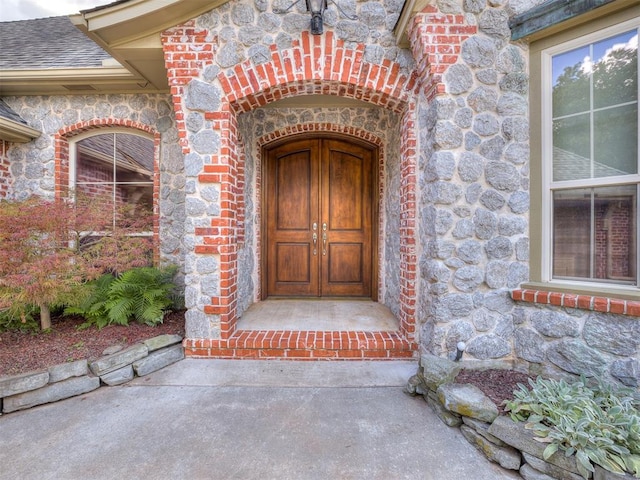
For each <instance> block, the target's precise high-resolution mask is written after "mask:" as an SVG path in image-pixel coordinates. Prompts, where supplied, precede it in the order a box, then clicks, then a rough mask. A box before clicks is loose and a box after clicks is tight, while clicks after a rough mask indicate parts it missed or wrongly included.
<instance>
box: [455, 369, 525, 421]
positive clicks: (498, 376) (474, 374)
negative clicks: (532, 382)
mask: <svg viewBox="0 0 640 480" xmlns="http://www.w3.org/2000/svg"><path fill="white" fill-rule="evenodd" d="M529 378H533V377H531V376H529V375H527V374H525V373H521V372H516V371H514V370H498V369H489V370H471V369H466V370H462V371H461V372H460V373H459V374H458V375H457V376H456V378H455V383H470V384H472V385H475V386H476V387H478V388H479V389H480V390H482V393H484V394H485V395H486V396H487V397H489V398H490V399H491V400H492V401H493V403H495V404H496V406H497V407H498V411H499V412H500V414H504V402H505V400H513V392H514V391H515V390H517V389H518V384H519V383H520V384H522V385H524V386H525V387H529Z"/></svg>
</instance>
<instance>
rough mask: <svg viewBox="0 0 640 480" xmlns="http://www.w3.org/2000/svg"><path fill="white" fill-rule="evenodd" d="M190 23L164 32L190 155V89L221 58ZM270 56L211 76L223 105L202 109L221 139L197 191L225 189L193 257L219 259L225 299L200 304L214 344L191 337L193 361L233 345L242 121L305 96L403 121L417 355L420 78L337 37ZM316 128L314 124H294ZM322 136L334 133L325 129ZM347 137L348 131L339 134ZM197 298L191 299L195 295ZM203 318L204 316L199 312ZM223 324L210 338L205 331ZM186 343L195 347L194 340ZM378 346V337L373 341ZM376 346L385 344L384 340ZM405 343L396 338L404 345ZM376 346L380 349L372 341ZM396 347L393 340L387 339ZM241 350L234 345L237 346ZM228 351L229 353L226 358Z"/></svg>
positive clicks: (407, 271) (404, 244)
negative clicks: (366, 107) (381, 111)
mask: <svg viewBox="0 0 640 480" xmlns="http://www.w3.org/2000/svg"><path fill="white" fill-rule="evenodd" d="M195 25H196V23H195V21H190V22H187V23H185V24H183V25H181V26H178V27H175V28H172V29H170V30H168V31H165V32H164V33H163V34H162V43H163V48H164V52H165V64H166V67H167V71H168V74H169V84H170V85H171V93H172V96H173V100H174V108H175V111H176V121H177V124H178V128H179V135H180V143H181V146H182V149H183V153H184V154H185V155H189V154H191V153H193V145H192V144H191V143H190V137H189V131H188V129H187V128H186V119H187V116H188V114H189V109H188V108H187V107H186V106H185V103H186V101H185V98H186V96H187V94H188V89H189V85H190V82H192V81H196V82H202V80H201V77H202V75H203V72H205V70H206V69H207V67H208V66H210V65H211V64H212V63H213V62H212V60H213V59H214V57H215V50H216V48H217V37H216V36H215V34H212V33H210V32H208V31H207V30H205V29H199V28H196V26H195ZM270 54H271V58H270V59H267V61H265V62H263V63H260V64H254V63H252V62H251V61H250V60H246V61H244V62H242V63H239V64H237V65H235V66H234V67H232V68H229V69H227V70H225V71H220V72H218V73H217V75H216V76H215V78H210V79H209V83H210V84H212V85H215V88H219V89H220V93H221V95H220V105H219V106H217V108H215V111H204V112H201V113H202V115H203V117H204V120H205V121H206V122H207V125H208V128H209V129H210V130H212V131H214V132H215V133H216V134H217V136H218V137H219V146H218V148H217V151H216V152H215V153H212V154H210V155H206V160H205V161H204V162H203V163H204V164H203V167H202V170H201V172H200V174H199V175H198V176H197V180H198V182H199V184H200V185H203V184H216V185H217V186H218V187H219V189H220V206H221V208H220V213H219V215H215V216H211V218H210V225H207V226H197V227H195V242H194V243H195V245H194V248H193V253H194V255H195V256H196V257H197V256H199V255H215V256H216V257H217V258H218V262H219V278H220V280H219V282H220V286H219V292H218V295H215V296H212V297H211V302H210V304H208V305H204V307H203V313H204V314H205V315H208V316H210V317H211V319H210V320H209V321H208V322H205V321H204V319H203V317H201V316H199V317H198V321H199V322H200V323H201V324H202V325H205V329H208V330H209V336H210V338H208V339H207V338H202V339H200V340H193V341H192V342H191V343H192V344H191V346H190V347H191V354H193V355H200V354H202V355H205V356H208V355H214V353H213V352H214V351H215V352H217V353H216V354H215V355H218V354H219V355H222V356H225V355H230V356H233V355H234V354H232V353H231V352H230V351H228V349H229V348H231V347H230V342H232V341H235V340H234V337H233V336H234V334H235V322H236V315H237V314H236V311H237V290H236V289H237V280H238V279H237V271H238V269H237V242H238V239H243V226H244V216H243V215H244V213H243V212H244V198H243V185H244V156H245V155H244V150H243V148H244V147H243V146H242V142H241V139H240V138H239V133H238V124H237V121H238V120H237V115H239V114H241V113H243V112H249V111H252V110H254V109H256V108H259V107H262V106H264V105H266V104H268V103H271V102H274V101H277V100H280V99H284V98H288V97H294V96H299V95H335V96H341V97H346V98H352V99H357V100H361V101H365V102H368V103H370V104H373V105H376V106H379V107H382V108H385V109H389V110H391V111H393V112H395V113H397V114H399V115H400V116H401V118H402V127H401V138H402V141H401V145H400V146H399V151H400V157H401V159H402V160H401V163H402V164H401V166H400V169H401V176H402V178H401V190H402V191H401V192H400V195H401V198H402V211H401V222H402V228H401V240H400V243H401V262H400V263H401V269H402V272H401V273H400V278H401V280H400V281H401V297H402V298H401V299H400V301H401V304H402V306H401V313H400V316H401V318H400V322H401V325H402V328H403V335H404V336H405V340H403V342H404V343H403V347H407V350H408V349H409V347H410V348H412V349H415V345H414V343H413V341H414V335H415V310H416V309H415V304H416V292H417V289H416V280H417V279H416V271H417V267H416V264H417V254H416V251H415V248H416V237H415V236H416V201H415V197H416V189H417V180H416V169H417V167H416V165H417V136H416V133H415V128H416V126H415V122H414V116H415V112H416V107H415V105H414V102H415V99H414V94H415V93H416V91H417V88H418V77H417V74H416V73H415V72H413V73H406V71H404V70H403V69H402V68H401V66H400V65H399V64H397V63H396V62H393V61H391V60H388V59H385V60H382V62H381V63H379V64H372V63H369V62H367V61H365V47H364V45H361V44H360V45H357V46H355V47H352V44H347V43H346V42H344V41H343V40H340V39H336V38H335V36H334V34H333V32H331V31H329V32H326V33H325V34H324V35H322V36H315V35H311V34H310V33H309V32H302V34H301V36H300V38H299V39H294V40H293V41H292V46H291V48H287V49H278V48H277V46H276V45H272V46H271V48H270ZM297 128H317V126H316V127H311V126H309V125H301V126H297V127H292V130H291V131H289V132H284V131H283V132H280V133H279V134H282V135H284V134H292V133H295V129H297ZM321 128H323V129H324V131H331V129H332V128H335V127H334V126H332V125H325V126H321ZM342 133H348V132H342ZM194 295H195V294H194ZM198 315H199V314H198ZM211 324H215V325H217V327H216V329H217V330H215V331H213V330H212V329H211V328H210V327H209V326H208V325H211ZM188 341H189V340H188ZM376 341H377V340H376ZM380 342H382V343H384V341H383V340H380ZM398 342H399V340H398ZM374 343H375V342H374ZM390 343H394V342H393V341H390ZM235 348H238V346H237V344H236V345H235ZM223 350H224V352H223Z"/></svg>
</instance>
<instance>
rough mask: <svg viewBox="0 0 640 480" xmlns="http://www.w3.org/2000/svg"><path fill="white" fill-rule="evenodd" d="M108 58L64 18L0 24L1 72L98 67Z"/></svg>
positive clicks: (67, 18) (106, 54)
mask: <svg viewBox="0 0 640 480" xmlns="http://www.w3.org/2000/svg"><path fill="white" fill-rule="evenodd" d="M108 58H111V56H110V55H109V54H108V53H107V52H105V51H104V50H103V49H102V48H100V46H98V45H97V44H96V43H94V42H93V41H92V40H91V39H89V38H88V37H86V36H85V35H84V33H82V32H81V31H80V30H79V29H77V28H76V27H75V26H74V25H73V24H72V23H71V21H70V20H69V17H67V16H62V17H49V18H37V19H34V20H20V21H16V22H2V23H0V70H39V69H46V68H78V67H100V66H101V65H102V60H105V59H108Z"/></svg>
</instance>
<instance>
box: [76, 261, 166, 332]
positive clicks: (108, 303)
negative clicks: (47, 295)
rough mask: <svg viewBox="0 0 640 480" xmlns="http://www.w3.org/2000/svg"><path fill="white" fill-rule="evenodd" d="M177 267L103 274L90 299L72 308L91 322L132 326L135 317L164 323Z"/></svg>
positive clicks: (99, 325)
mask: <svg viewBox="0 0 640 480" xmlns="http://www.w3.org/2000/svg"><path fill="white" fill-rule="evenodd" d="M175 272H176V268H175V267H165V268H160V269H159V268H153V267H141V268H134V269H131V270H127V271H126V272H124V273H122V274H121V275H119V276H118V277H117V278H115V277H113V276H111V275H105V276H104V277H110V279H108V278H104V277H100V279H98V280H97V281H96V285H95V286H94V290H93V293H92V295H91V296H90V298H88V299H87V301H86V302H83V303H82V304H80V305H78V306H77V307H71V308H68V309H67V311H68V312H69V313H77V314H80V315H83V316H84V317H85V318H86V319H87V322H88V323H89V324H95V325H97V326H98V327H99V328H101V327H103V326H106V325H113V324H116V325H128V324H129V321H130V320H131V319H134V320H135V321H137V322H139V323H144V324H147V325H151V326H153V325H157V324H159V323H162V321H163V319H164V314H165V312H166V311H167V310H170V309H171V307H172V306H173V305H174V301H173V298H174V297H175V285H174V283H173V281H172V278H173V275H174V274H175Z"/></svg>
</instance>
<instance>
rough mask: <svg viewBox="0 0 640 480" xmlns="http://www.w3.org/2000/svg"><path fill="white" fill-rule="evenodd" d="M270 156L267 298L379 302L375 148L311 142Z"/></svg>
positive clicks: (265, 269) (338, 141)
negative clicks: (376, 283) (339, 298)
mask: <svg viewBox="0 0 640 480" xmlns="http://www.w3.org/2000/svg"><path fill="white" fill-rule="evenodd" d="M264 158H265V164H264V170H263V172H264V183H263V185H264V187H263V188H264V200H263V201H264V203H263V206H264V209H265V211H264V217H263V218H264V223H263V238H264V239H265V240H266V249H265V250H263V264H262V265H263V272H264V277H263V297H264V298H266V297H269V296H298V297H323V296H350V297H371V298H374V300H375V299H376V298H375V295H376V292H377V288H374V287H373V285H374V278H375V277H376V275H377V271H376V268H375V264H376V262H375V261H374V255H375V252H376V247H375V244H376V242H375V238H374V237H375V235H374V231H375V228H374V225H375V220H376V217H377V212H376V209H375V199H374V197H375V193H376V192H377V187H376V183H377V182H376V175H375V173H374V172H375V168H374V165H375V164H377V152H376V150H375V149H373V148H370V147H368V146H367V145H364V144H356V143H352V142H349V141H345V140H343V139H336V138H305V139H297V140H292V141H289V142H287V143H285V144H280V145H278V146H275V147H272V148H269V149H267V150H266V151H265V156H264ZM264 253H266V255H264Z"/></svg>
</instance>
